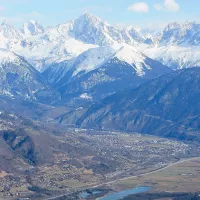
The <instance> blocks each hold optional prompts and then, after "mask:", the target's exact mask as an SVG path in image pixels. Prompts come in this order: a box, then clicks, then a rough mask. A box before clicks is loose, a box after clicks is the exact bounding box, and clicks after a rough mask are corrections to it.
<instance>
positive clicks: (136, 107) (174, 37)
mask: <svg viewBox="0 0 200 200" xmlns="http://www.w3.org/2000/svg"><path fill="white" fill-rule="evenodd" d="M199 130H200V24H197V23H195V22H185V23H182V24H178V23H176V22H175V23H171V24H168V25H167V26H166V27H165V28H164V29H162V30H156V31H155V30H154V31H151V30H148V29H144V30H143V29H141V28H140V29H138V28H135V27H134V26H130V27H126V28H120V27H119V26H114V25H110V24H108V23H107V22H104V21H103V20H101V19H100V18H98V17H96V16H93V15H92V14H90V13H89V12H85V13H84V14H83V15H81V16H80V17H78V18H77V19H75V20H74V21H71V22H68V23H63V24H59V25H56V26H51V27H44V26H43V25H41V24H40V23H39V22H36V21H33V20H31V21H28V22H26V23H25V24H23V25H22V26H21V27H20V28H16V27H15V26H14V25H12V24H11V23H10V22H9V21H8V20H5V21H3V22H2V24H1V25H0V200H5V199H6V200H22V199H31V200H44V199H45V200H53V199H55V200H56V199H57V200H62V199H69V200H78V199H97V198H100V199H101V197H103V196H106V195H108V194H111V196H112V193H114V195H115V192H120V191H122V190H125V193H126V192H127V191H128V192H129V190H127V189H133V187H134V188H135V187H136V186H141V185H142V186H147V188H143V187H142V188H140V187H139V188H138V189H139V190H140V189H142V190H143V189H145V192H147V193H145V194H141V195H137V198H136V197H135V196H133V198H132V195H133V194H135V193H133V194H132V193H130V194H128V195H126V196H123V197H122V198H120V199H145V197H146V196H145V195H146V194H147V195H150V196H148V197H152V198H148V199H163V198H166V199H179V197H180V198H182V199H198V197H199V192H200V191H199V190H198V189H199V184H200V182H199V180H200V171H199V167H200V159H199V157H200V132H199ZM172 171H173V172H172ZM162 172H163V173H162ZM128 177H129V179H127V178H128ZM174 177H175V178H174ZM186 179H187V181H186ZM146 190H147V191H146ZM122 193H123V192H122ZM141 193H143V192H141ZM117 194H118V193H117ZM108 197H109V195H108ZM196 197H197V198H196ZM103 199H104V198H102V200H103ZM105 199H107V198H106V197H105ZM146 199H147V197H146Z"/></svg>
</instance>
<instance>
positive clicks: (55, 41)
mask: <svg viewBox="0 0 200 200" xmlns="http://www.w3.org/2000/svg"><path fill="white" fill-rule="evenodd" d="M0 39H1V44H0V47H1V48H6V49H7V50H10V51H13V52H15V53H17V54H18V55H20V56H23V57H24V58H26V59H27V60H28V61H29V62H30V63H31V64H32V65H33V66H35V68H36V69H37V70H39V71H40V72H43V71H44V70H45V69H47V68H48V67H49V65H51V64H52V63H60V62H62V61H65V60H70V59H72V58H76V57H77V56H79V55H80V54H81V53H83V52H85V51H87V50H88V49H91V48H99V47H102V46H108V45H113V44H122V45H124V44H127V45H130V46H132V47H134V48H135V49H136V50H138V51H139V52H140V53H144V54H145V55H146V56H148V57H150V58H151V59H155V60H157V61H160V62H161V63H162V64H164V65H166V66H168V67H170V68H172V69H182V68H187V67H198V66H199V62H200V61H199V52H200V50H199V43H200V25H199V24H196V23H195V22H185V23H184V24H178V23H172V24H169V25H167V26H166V27H165V28H164V29H163V30H161V31H160V30H157V31H154V32H151V31H145V34H144V31H142V30H141V31H138V29H137V28H134V27H133V26H132V27H131V26H130V27H128V28H119V27H117V26H114V25H110V24H108V23H107V22H104V21H103V20H101V19H100V18H98V17H96V16H93V15H92V14H90V13H88V12H85V13H84V14H83V15H81V16H80V17H79V18H77V19H76V20H74V21H71V22H68V23H63V24H59V25H57V26H52V27H43V26H42V25H41V24H40V23H39V22H36V21H33V20H31V21H29V22H27V23H25V24H24V25H23V26H22V28H20V29H17V28H14V27H13V26H12V25H11V24H10V23H9V22H8V21H6V20H5V21H4V22H3V23H2V24H1V26H0Z"/></svg>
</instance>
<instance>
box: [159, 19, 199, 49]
mask: <svg viewBox="0 0 200 200" xmlns="http://www.w3.org/2000/svg"><path fill="white" fill-rule="evenodd" d="M199 44H200V24H196V23H195V22H185V23H184V24H182V25H181V24H178V23H172V24H169V25H167V27H166V28H165V29H164V30H163V32H162V36H161V39H160V45H162V46H163V45H199Z"/></svg>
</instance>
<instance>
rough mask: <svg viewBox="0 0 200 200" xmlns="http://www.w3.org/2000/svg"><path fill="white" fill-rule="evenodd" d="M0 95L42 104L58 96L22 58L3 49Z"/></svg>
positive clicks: (0, 56)
mask: <svg viewBox="0 0 200 200" xmlns="http://www.w3.org/2000/svg"><path fill="white" fill-rule="evenodd" d="M53 93H54V95H55V96H53V95H52V94H53ZM0 95H5V96H9V97H11V98H20V99H26V100H34V101H40V102H44V103H47V102H49V103H51V102H52V101H54V100H56V99H59V94H58V93H57V92H55V91H54V90H52V89H51V88H50V87H48V85H47V84H46V81H45V80H44V79H43V78H42V76H41V74H40V73H39V72H38V71H36V70H35V69H34V68H33V67H32V66H31V65H30V64H29V63H28V62H27V61H26V60H24V58H22V57H20V56H18V55H16V54H15V53H13V52H9V51H7V50H5V49H0Z"/></svg>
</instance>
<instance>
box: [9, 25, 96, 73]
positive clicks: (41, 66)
mask: <svg viewBox="0 0 200 200" xmlns="http://www.w3.org/2000/svg"><path fill="white" fill-rule="evenodd" d="M60 31H61V30H60V26H59V27H56V28H50V29H48V30H47V31H46V32H45V33H43V34H39V35H35V36H32V37H28V38H26V39H24V40H22V41H21V43H20V44H19V45H15V46H14V47H13V48H11V50H12V51H14V52H16V53H17V54H19V55H21V56H23V57H25V58H26V59H27V60H28V61H29V62H30V63H31V64H32V65H33V66H35V68H36V69H37V70H38V71H40V72H42V71H44V70H45V69H46V68H47V67H48V66H49V65H50V64H52V63H58V62H61V61H64V60H69V59H71V58H74V57H76V56H78V55H79V54H81V53H82V52H84V51H86V50H88V49H89V48H91V47H94V45H90V44H84V43H83V42H80V41H77V40H75V39H73V38H71V37H69V36H68V35H63V33H60Z"/></svg>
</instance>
